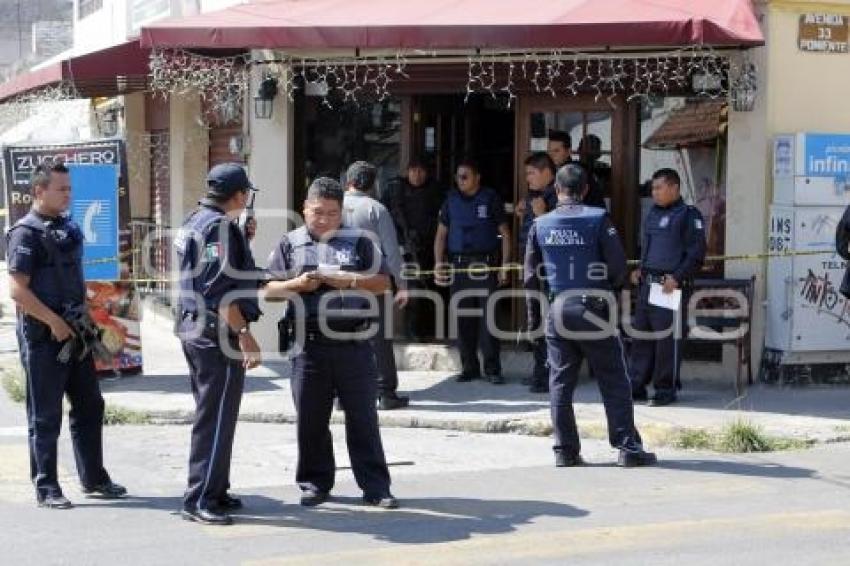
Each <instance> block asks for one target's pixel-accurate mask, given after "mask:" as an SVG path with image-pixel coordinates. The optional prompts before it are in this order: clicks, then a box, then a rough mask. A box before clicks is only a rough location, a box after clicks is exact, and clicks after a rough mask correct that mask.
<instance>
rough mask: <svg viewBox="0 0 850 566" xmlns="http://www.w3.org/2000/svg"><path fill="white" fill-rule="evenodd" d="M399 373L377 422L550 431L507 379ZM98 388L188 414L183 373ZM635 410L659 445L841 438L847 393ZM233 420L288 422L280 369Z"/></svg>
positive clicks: (165, 416)
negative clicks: (729, 431) (391, 407)
mask: <svg viewBox="0 0 850 566" xmlns="http://www.w3.org/2000/svg"><path fill="white" fill-rule="evenodd" d="M400 377H401V388H400V389H401V391H403V392H404V393H405V394H409V395H410V397H411V406H410V407H409V408H407V409H403V410H396V411H385V412H381V414H380V417H381V424H382V425H383V426H387V427H410V428H438V429H448V430H461V431H468V432H514V433H520V434H533V435H548V434H549V433H550V432H551V427H550V421H549V408H548V398H547V396H546V395H534V394H530V393H528V391H527V389H526V388H525V387H524V386H522V385H520V384H519V383H518V379H516V378H515V379H511V376H509V383H508V384H507V385H503V386H495V385H491V384H488V383H485V382H472V383H456V382H455V381H454V380H453V379H451V378H450V377H449V375H448V374H447V373H446V372H402V373H401V376H400ZM511 381H512V382H511ZM102 387H103V391H104V395H105V397H106V399H107V402H108V403H109V404H110V405H113V406H118V407H123V408H127V409H132V410H135V411H141V412H144V413H147V414H149V415H150V416H152V417H153V418H155V419H159V420H163V421H169V422H171V421H177V422H187V421H189V420H190V419H191V416H192V411H193V401H192V396H191V394H190V392H189V385H188V381H187V377H186V374H185V373H180V374H168V373H165V374H158V375H142V376H138V377H129V378H127V377H125V378H121V379H118V380H115V381H106V382H104V383H103V384H102ZM575 399H576V403H575V410H576V417H577V419H578V421H579V425H580V426H581V428H582V433H583V436H586V437H591V438H600V437H603V438H604V436H605V416H604V410H603V408H602V404H601V399H600V396H599V393H598V389H597V387H596V384H595V383H594V382H592V381H589V380H586V379H585V380H583V382H582V384H581V385H580V387H579V389H578V390H577V392H576V396H575ZM635 413H636V419H637V423H638V426H639V427H640V429H641V432H642V433H643V434H644V436H645V437H647V440H648V441H649V442H655V443H663V442H664V441H665V439H667V438H669V437H670V435H671V433H673V432H675V431H676V430H679V429H706V430H710V431H716V430H720V429H721V428H722V427H723V426H725V425H727V424H729V423H731V422H734V421H736V420H739V419H744V420H747V421H750V422H752V423H753V424H756V425H759V426H761V427H763V428H764V430H765V432H767V433H770V434H773V435H777V436H785V437H795V438H801V439H809V440H814V441H817V442H831V441H838V440H846V439H850V420H848V419H850V389H845V388H814V387H812V388H805V389H782V388H775V387H766V386H755V387H753V388H751V389H750V390H749V391H748V393H747V394H746V396H744V397H743V398H741V399H735V398H734V395H733V394H732V393H731V392H729V391H727V390H723V389H717V388H709V387H706V386H702V387H700V388H694V387H691V388H686V389H685V391H684V392H683V394H682V396H681V401H680V403H678V404H676V405H673V406H669V407H657V408H656V407H648V406H645V405H638V406H636V408H635ZM240 419H241V420H243V421H251V422H294V419H295V411H294V408H293V404H292V397H291V392H290V387H289V379H288V367H287V366H285V365H283V366H276V367H264V368H259V369H258V370H255V371H253V372H251V375H250V376H249V378H248V379H247V380H246V389H245V395H244V397H243V399H242V407H241V411H240ZM333 421H334V422H338V423H341V422H343V421H344V415H343V414H342V413H341V412H339V411H334V414H333Z"/></svg>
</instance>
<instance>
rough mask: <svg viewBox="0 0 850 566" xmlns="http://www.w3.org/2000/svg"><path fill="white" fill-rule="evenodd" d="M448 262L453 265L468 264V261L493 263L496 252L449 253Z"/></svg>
mask: <svg viewBox="0 0 850 566" xmlns="http://www.w3.org/2000/svg"><path fill="white" fill-rule="evenodd" d="M449 262H451V263H452V264H454V265H468V264H470V263H486V264H488V265H489V264H493V263H495V262H496V254H494V253H482V254H479V253H466V254H449Z"/></svg>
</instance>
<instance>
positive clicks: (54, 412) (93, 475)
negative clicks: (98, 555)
mask: <svg viewBox="0 0 850 566" xmlns="http://www.w3.org/2000/svg"><path fill="white" fill-rule="evenodd" d="M31 186H32V196H33V207H32V210H31V211H30V212H29V213H28V214H27V215H26V216H24V217H23V218H22V219H21V220H19V221H18V222H16V223H15V225H14V226H13V227H12V228H11V230H10V231H9V233H8V234H7V250H8V267H9V284H10V293H11V297H12V299H13V300H14V301H15V304H16V305H17V308H18V309H17V310H18V320H17V336H18V345H19V348H20V356H21V363H22V365H23V368H24V373H25V374H26V380H27V388H26V389H27V402H26V407H27V420H28V430H29V452H30V475H31V479H32V482H33V485H34V486H35V491H36V499H37V501H38V504H39V506H42V507H47V508H54V509H67V508H69V507H71V506H72V505H71V502H70V501H68V499H67V498H65V496H64V495H63V494H62V489H61V487H60V486H59V481H58V478H57V458H56V444H57V440H58V438H59V431H60V429H61V426H62V398H63V396H65V395H67V396H68V400H69V401H70V404H71V411H70V413H69V415H68V420H69V423H70V428H71V439H72V441H73V445H74V457H75V459H76V463H77V473H78V474H79V477H80V482H81V484H82V491H83V493H84V494H86V495H87V496H91V497H101V498H106V499H114V498H119V497H123V496H124V495H126V493H127V490H126V489H124V487H122V486H120V485H118V484H116V483H114V482H112V480H111V479H110V478H109V474H108V473H107V472H106V470H105V469H104V467H103V441H102V430H103V410H104V404H103V397H102V396H101V393H100V387H99V386H98V382H97V375H96V374H95V368H94V360H93V359H92V355H91V353H89V354H87V355H86V356H85V357H83V358H82V359H80V357H79V355H72V356H71V357H70V358H69V359H68V360H67V361H66V362H64V363H63V362H61V361H59V359H57V358H59V355H60V352H61V351H62V350H63V348H64V347H65V346H66V342H67V341H68V340H69V339H71V338H72V337H73V331H72V329H71V327H70V326H69V325H68V323H67V322H66V321H65V320H63V318H62V316H61V313H62V312H63V311H64V310H66V309H67V308H69V307H71V308H79V307H80V306H82V305H84V304H85V300H86V285H85V280H84V277H83V266H82V257H83V234H82V232H81V230H80V228H79V226H77V224H75V223H74V222H72V221H71V220H70V219H69V218H68V217H67V216H66V214H65V213H66V211H67V210H68V207H69V205H70V202H71V182H70V176H69V174H68V169H67V168H66V167H65V166H64V164H62V163H61V162H57V163H55V164H43V165H39V166H38V167H36V169H35V171H34V172H33V176H32V184H31Z"/></svg>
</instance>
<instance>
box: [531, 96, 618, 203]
mask: <svg viewBox="0 0 850 566" xmlns="http://www.w3.org/2000/svg"><path fill="white" fill-rule="evenodd" d="M611 125H612V116H611V113H610V112H582V111H549V112H534V113H532V114H531V137H530V143H529V148H528V150H529V151H530V152H536V151H547V149H548V145H549V139H550V137H552V138H556V137H557V136H558V135H559V134H562V133H566V134H567V135H568V136H569V138H570V146H571V147H570V159H571V160H572V161H574V162H578V163H581V164H582V165H584V166H585V168H586V169H587V170H588V173H589V174H590V175H591V185H592V189H593V191H594V192H595V193H596V195H597V196H598V197H599V198H602V199H604V202H605V206H606V207H607V208H608V210H611V206H612V203H611V163H612V158H611V136H612V128H611ZM600 206H601V204H600Z"/></svg>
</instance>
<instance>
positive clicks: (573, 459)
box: [555, 452, 584, 468]
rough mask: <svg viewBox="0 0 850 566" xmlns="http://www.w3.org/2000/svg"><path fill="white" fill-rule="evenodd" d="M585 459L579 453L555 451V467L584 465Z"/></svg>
mask: <svg viewBox="0 0 850 566" xmlns="http://www.w3.org/2000/svg"><path fill="white" fill-rule="evenodd" d="M583 465H584V460H582V459H581V456H580V455H579V454H575V455H572V456H571V455H569V454H565V453H564V452H555V467H556V468H573V467H575V466H583Z"/></svg>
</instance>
